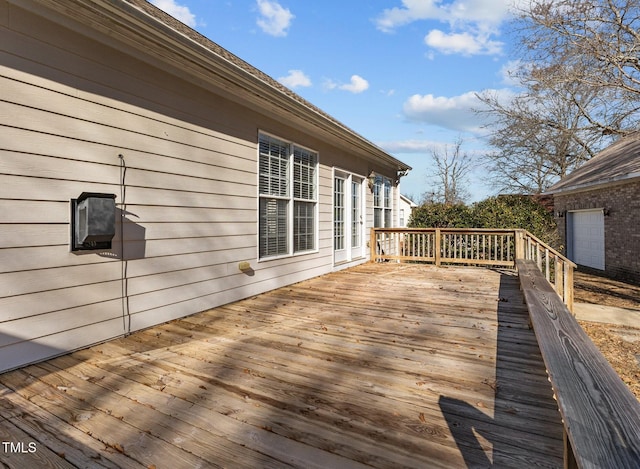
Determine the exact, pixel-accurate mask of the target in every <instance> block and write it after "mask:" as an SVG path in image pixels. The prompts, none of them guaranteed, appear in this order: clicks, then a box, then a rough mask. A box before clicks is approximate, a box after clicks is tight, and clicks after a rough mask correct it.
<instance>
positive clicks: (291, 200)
mask: <svg viewBox="0 0 640 469" xmlns="http://www.w3.org/2000/svg"><path fill="white" fill-rule="evenodd" d="M261 135H264V136H266V137H272V138H274V139H277V140H280V141H282V142H284V143H286V144H287V145H288V146H289V158H290V169H289V174H288V183H289V188H290V190H289V195H288V196H287V197H281V196H274V195H267V194H261V193H260V136H261ZM257 137H258V143H257V148H256V152H257V174H256V192H257V195H258V197H257V198H256V199H257V200H256V202H257V203H256V209H257V215H258V216H257V220H256V231H257V245H256V259H257V261H258V262H259V263H260V262H268V261H273V260H277V259H286V258H291V257H298V256H306V255H309V254H314V253H318V252H320V247H319V241H320V235H319V233H320V226H319V213H320V184H319V179H320V152H319V151H317V150H314V149H312V148H309V147H307V146H305V145H301V144H299V143H296V142H295V141H292V140H291V139H286V138H283V137H280V136H278V135H276V134H273V133H271V132H265V131H262V130H258V136H257ZM294 147H297V148H299V149H302V150H307V151H310V152H312V153H315V155H316V165H315V171H314V181H313V185H314V186H313V187H314V189H315V191H314V196H315V197H314V199H313V200H308V199H300V198H295V197H294V191H293V177H294V170H293V148H294ZM263 198H264V199H279V200H287V201H288V202H289V203H288V204H287V253H285V254H276V255H272V256H264V257H260V200H261V199H263ZM295 202H311V203H313V204H314V213H313V216H314V233H313V236H314V241H313V244H314V246H315V247H314V249H309V250H306V251H298V252H294V250H293V244H294V232H293V226H294V220H293V217H294V204H295Z"/></svg>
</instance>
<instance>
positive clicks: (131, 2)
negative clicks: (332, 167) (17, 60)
mask: <svg viewBox="0 0 640 469" xmlns="http://www.w3.org/2000/svg"><path fill="white" fill-rule="evenodd" d="M9 1H14V2H15V0H9ZM136 1H137V0H122V1H118V2H114V1H111V0H20V1H19V2H15V3H16V4H17V5H18V6H20V7H21V8H27V9H30V10H33V11H35V12H39V13H40V14H42V13H43V7H44V8H45V9H47V10H53V11H55V12H56V13H58V15H60V17H63V18H65V19H66V20H65V21H64V24H65V26H67V27H69V26H72V25H73V23H76V24H77V23H78V22H79V23H81V24H82V25H83V26H85V27H86V28H90V29H91V30H97V31H99V32H101V33H102V34H103V40H104V41H105V42H108V43H110V44H113V42H114V41H116V42H117V41H120V42H125V43H126V44H128V45H129V46H130V47H133V48H135V49H137V50H138V51H139V52H140V53H141V54H142V55H146V56H148V57H149V59H148V60H149V61H156V62H157V61H161V62H162V63H164V64H166V65H169V66H170V67H171V68H172V70H174V71H177V72H176V73H179V74H181V77H183V78H187V79H191V80H192V81H195V82H197V83H199V84H205V83H206V84H209V85H210V86H213V87H215V88H216V89H222V90H224V91H225V92H227V93H229V94H231V95H232V96H234V97H235V98H236V101H242V102H245V103H248V104H252V105H254V106H257V107H258V108H259V109H260V110H261V111H262V112H264V113H267V114H269V115H274V116H277V117H279V118H283V119H286V120H287V121H289V122H291V123H292V124H295V125H296V126H298V127H300V126H301V125H302V126H305V127H306V128H307V130H315V131H318V130H320V131H321V132H323V133H324V134H325V136H326V137H328V138H330V139H332V140H333V142H334V144H342V145H344V143H345V142H346V143H347V144H348V145H350V146H351V147H353V148H355V149H357V150H358V151H359V152H360V155H359V156H361V157H363V158H365V159H369V160H371V161H373V162H376V163H378V164H381V165H383V166H386V167H392V168H394V169H396V170H397V171H407V170H410V169H411V167H410V166H408V165H406V164H405V163H403V162H401V161H400V160H397V159H396V158H394V157H393V156H391V155H389V154H388V153H387V152H385V151H384V150H383V149H381V148H380V147H378V146H377V145H375V144H373V143H372V142H370V141H368V140H367V139H365V138H364V137H362V136H361V135H359V134H357V133H356V132H354V131H353V130H351V129H349V128H348V127H346V126H345V125H343V124H342V123H340V122H339V121H337V120H335V119H334V118H332V117H331V116H329V115H328V114H325V113H323V112H322V111H321V110H319V109H318V108H315V106H313V105H312V104H311V103H308V102H307V101H305V100H304V99H302V98H300V97H299V96H298V95H295V93H293V92H292V91H290V90H288V89H286V88H284V87H282V88H279V87H280V86H281V85H278V86H279V87H276V86H274V84H272V83H269V82H268V80H266V79H261V78H260V77H259V76H257V75H260V74H262V72H260V71H259V70H257V69H254V68H253V67H252V66H250V65H249V64H247V63H246V62H244V61H242V60H241V59H238V62H239V63H240V64H242V65H243V66H245V67H246V68H247V69H245V68H243V67H241V66H240V65H239V64H238V63H234V62H233V61H231V60H230V59H227V58H225V57H223V56H222V55H220V54H217V53H215V52H214V51H213V50H211V49H209V48H207V47H206V46H205V45H203V44H201V43H199V42H198V41H196V40H195V39H194V38H192V37H189V35H187V33H192V34H193V35H194V36H200V35H199V34H198V33H197V32H195V31H193V30H192V29H190V28H188V27H187V26H185V25H182V24H181V23H179V29H182V30H183V31H179V30H178V29H177V28H176V27H173V26H171V25H170V24H167V23H166V22H164V21H162V20H161V19H160V18H159V17H158V16H154V15H152V14H151V13H150V11H151V10H153V11H156V12H159V11H160V10H157V9H156V8H155V7H153V6H151V5H150V4H148V3H145V4H143V5H144V7H145V8H142V7H141V6H139V5H136V4H135V3H136ZM138 3H139V2H138ZM78 6H82V7H83V8H77V7H78ZM147 10H150V11H147ZM159 16H160V15H159ZM86 28H85V30H83V31H81V32H83V33H84V34H87V32H88V31H87V29H86ZM201 37H202V36H201ZM217 47H219V46H217ZM220 49H221V51H224V53H226V54H229V55H230V56H232V54H231V53H229V52H228V51H226V50H224V49H222V48H220ZM233 57H234V59H235V56H233ZM252 72H253V73H252ZM265 76H266V75H265ZM271 80H272V79H271ZM272 81H273V80H272Z"/></svg>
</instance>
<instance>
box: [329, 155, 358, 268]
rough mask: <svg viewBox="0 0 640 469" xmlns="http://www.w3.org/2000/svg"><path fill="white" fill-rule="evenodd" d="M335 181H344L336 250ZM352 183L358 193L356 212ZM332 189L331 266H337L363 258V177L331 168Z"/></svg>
mask: <svg viewBox="0 0 640 469" xmlns="http://www.w3.org/2000/svg"><path fill="white" fill-rule="evenodd" d="M336 179H341V180H342V181H344V185H343V186H344V189H343V193H342V198H343V200H342V202H343V206H342V207H341V208H342V210H343V214H342V215H343V218H344V220H342V223H343V226H342V248H341V249H336V240H337V238H336V202H337V199H336ZM354 183H355V184H357V187H356V190H357V191H358V199H357V205H358V206H357V209H358V210H357V211H354V198H353V195H354V192H353V191H354ZM331 187H332V198H331V199H332V204H331V205H332V220H331V226H332V230H331V231H332V240H333V242H332V246H333V264H334V265H339V264H344V263H347V262H351V261H352V260H355V259H361V258H364V257H365V254H366V253H365V232H364V230H365V220H366V204H365V201H366V194H365V191H364V188H365V177H364V176H361V175H359V174H356V173H352V172H350V171H345V170H342V169H339V168H335V167H334V168H333V177H332V182H331ZM356 214H357V216H358V218H359V219H358V220H354V215H356ZM354 228H356V229H357V230H358V231H357V234H358V238H359V241H360V242H359V244H358V245H355V243H354V236H353V233H354V232H353V230H354Z"/></svg>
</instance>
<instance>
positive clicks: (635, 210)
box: [554, 181, 640, 283]
mask: <svg viewBox="0 0 640 469" xmlns="http://www.w3.org/2000/svg"><path fill="white" fill-rule="evenodd" d="M554 204H555V210H556V212H561V213H562V212H564V213H566V212H570V211H573V210H585V209H600V208H604V209H608V211H609V215H608V216H605V217H604V238H605V271H604V272H605V273H606V274H607V275H609V276H611V277H614V278H619V279H621V280H627V281H632V282H634V283H640V232H639V231H638V226H640V183H638V182H637V181H635V182H629V183H626V184H618V185H615V186H609V187H605V188H601V189H595V190H589V191H582V192H575V193H558V194H555V196H554ZM557 221H558V230H559V233H560V236H561V239H562V240H563V242H564V245H565V246H566V244H567V230H566V222H567V217H566V216H565V218H562V219H557Z"/></svg>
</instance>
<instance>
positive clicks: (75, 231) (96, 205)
mask: <svg viewBox="0 0 640 469" xmlns="http://www.w3.org/2000/svg"><path fill="white" fill-rule="evenodd" d="M115 198H116V196H115V195H114V194H100V193H96V192H83V193H82V194H80V197H78V198H77V199H71V250H72V251H81V250H85V251H86V250H101V249H111V240H112V239H113V237H114V236H115V234H116V201H115Z"/></svg>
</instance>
